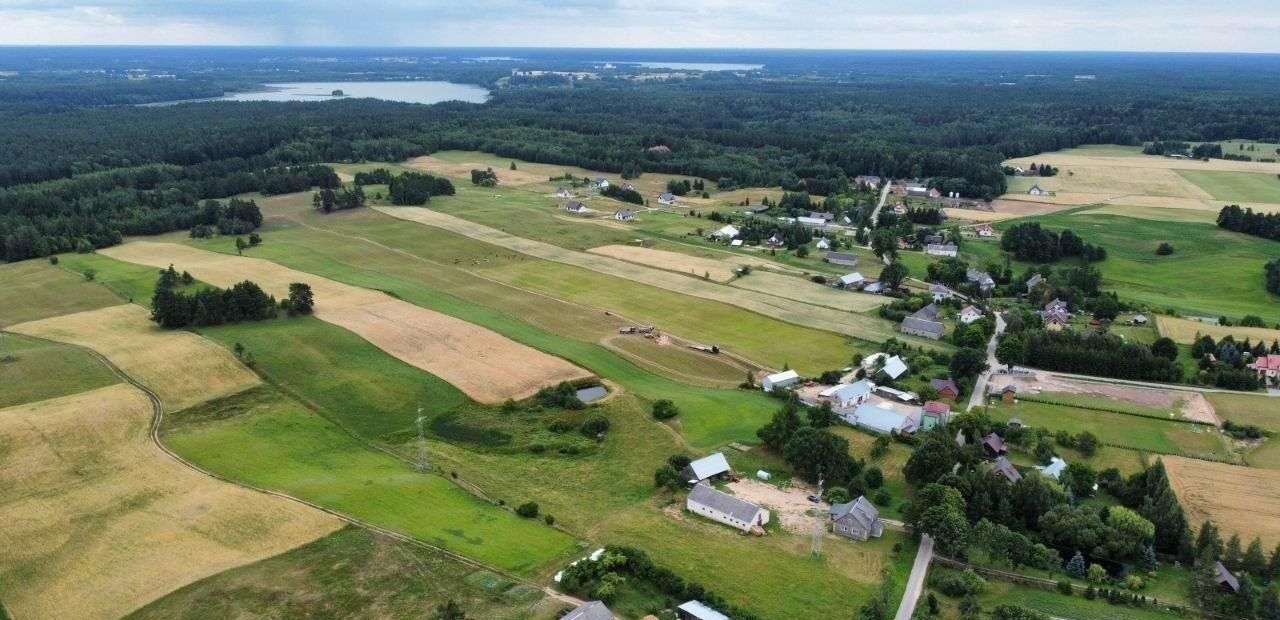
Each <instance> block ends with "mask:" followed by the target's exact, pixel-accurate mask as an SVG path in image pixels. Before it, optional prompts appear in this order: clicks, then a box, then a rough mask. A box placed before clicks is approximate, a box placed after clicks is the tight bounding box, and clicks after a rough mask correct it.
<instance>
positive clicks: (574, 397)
mask: <svg viewBox="0 0 1280 620" xmlns="http://www.w3.org/2000/svg"><path fill="white" fill-rule="evenodd" d="M533 398H534V399H535V400H537V401H538V404H539V405H542V406H543V407H561V408H563V409H582V408H584V407H586V406H587V405H586V404H585V403H583V402H582V400H581V399H579V398H578V390H576V389H574V387H573V385H571V384H570V383H569V382H567V381H562V382H560V384H559V385H556V386H553V387H544V388H542V389H541V390H538V393H537V394H536V395H534V397H533Z"/></svg>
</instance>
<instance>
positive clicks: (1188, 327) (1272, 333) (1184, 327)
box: [1156, 316, 1280, 345]
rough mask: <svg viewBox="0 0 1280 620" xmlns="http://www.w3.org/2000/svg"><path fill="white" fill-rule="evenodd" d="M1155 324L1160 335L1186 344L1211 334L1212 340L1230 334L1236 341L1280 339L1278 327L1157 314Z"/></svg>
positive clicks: (1271, 340)
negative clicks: (1220, 323)
mask: <svg viewBox="0 0 1280 620" xmlns="http://www.w3.org/2000/svg"><path fill="white" fill-rule="evenodd" d="M1156 326H1157V328H1158V329H1159V330H1160V335H1161V336H1165V337H1168V338H1172V339H1173V340H1174V341H1175V342H1179V343H1182V344H1188V345H1189V344H1194V343H1195V341H1196V337H1197V336H1212V337H1213V339H1214V340H1221V339H1223V338H1225V337H1227V336H1231V337H1232V338H1235V339H1236V340H1238V341H1244V340H1245V339H1246V338H1247V339H1249V341H1250V342H1257V341H1259V340H1262V341H1263V342H1266V343H1268V344H1270V343H1271V342H1274V341H1275V340H1277V339H1280V330H1278V329H1271V328H1268V327H1240V326H1238V325H1235V326H1231V327H1227V326H1223V325H1214V324H1212V323H1205V322H1203V321H1193V320H1191V319H1183V318H1179V317H1172V316H1157V317H1156Z"/></svg>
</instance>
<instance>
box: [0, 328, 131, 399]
mask: <svg viewBox="0 0 1280 620" xmlns="http://www.w3.org/2000/svg"><path fill="white" fill-rule="evenodd" d="M6 356H12V359H9V360H7V361H6ZM117 382H119V378H117V377H116V376H115V374H114V373H112V372H111V369H109V368H107V367H106V366H105V365H103V364H102V362H101V361H99V360H98V359H97V358H95V357H93V356H92V355H90V354H89V353H88V352H86V351H84V350H83V349H78V348H76V347H71V346H67V345H65V344H59V343H56V342H50V341H48V340H40V339H38V338H31V337H29V336H20V335H17V334H0V385H2V386H4V389H3V390H0V408H4V407H11V406H13V405H21V404H24V403H33V402H36V401H39V400H46V399H49V398H57V397H59V396H67V395H69V394H75V393H77V392H84V391H88V390H93V389H97V388H100V387H105V386H108V385H111V384H113V383H117Z"/></svg>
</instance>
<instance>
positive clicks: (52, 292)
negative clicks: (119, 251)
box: [0, 260, 121, 327]
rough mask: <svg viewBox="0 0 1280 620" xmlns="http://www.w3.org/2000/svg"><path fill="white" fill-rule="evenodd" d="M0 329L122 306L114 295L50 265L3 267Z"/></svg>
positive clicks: (30, 262) (28, 263)
mask: <svg viewBox="0 0 1280 620" xmlns="http://www.w3.org/2000/svg"><path fill="white" fill-rule="evenodd" d="M0 291H4V295H0V327H4V326H6V325H13V324H15V323H24V322H27V321H35V320H38V319H44V318H48V317H51V316H60V315H63V314H71V313H73V312H81V311H84V310H95V309H98V308H104V307H106V306H114V305H116V304H119V303H120V301H121V300H120V298H118V297H116V296H115V295H113V294H112V293H111V291H109V290H107V289H105V288H103V287H101V286H98V285H96V284H94V283H92V282H89V281H87V280H85V279H84V278H83V277H82V276H79V275H77V274H74V273H72V272H70V271H68V270H66V269H61V268H58V267H55V266H53V265H50V264H49V263H48V262H47V261H41V260H28V261H22V262H19V263H6V264H0Z"/></svg>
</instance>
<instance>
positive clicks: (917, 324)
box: [902, 316, 947, 336]
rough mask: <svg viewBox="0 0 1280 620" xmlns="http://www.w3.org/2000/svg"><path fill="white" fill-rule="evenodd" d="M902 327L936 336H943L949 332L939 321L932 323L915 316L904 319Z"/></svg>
mask: <svg viewBox="0 0 1280 620" xmlns="http://www.w3.org/2000/svg"><path fill="white" fill-rule="evenodd" d="M902 327H903V328H905V329H910V330H912V331H917V332H924V333H926V334H936V335H938V336H941V335H942V333H943V332H945V331H946V330H947V328H946V326H945V325H943V324H942V323H939V322H937V321H930V320H928V319H922V318H919V317H915V316H909V317H907V318H905V319H902Z"/></svg>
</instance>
